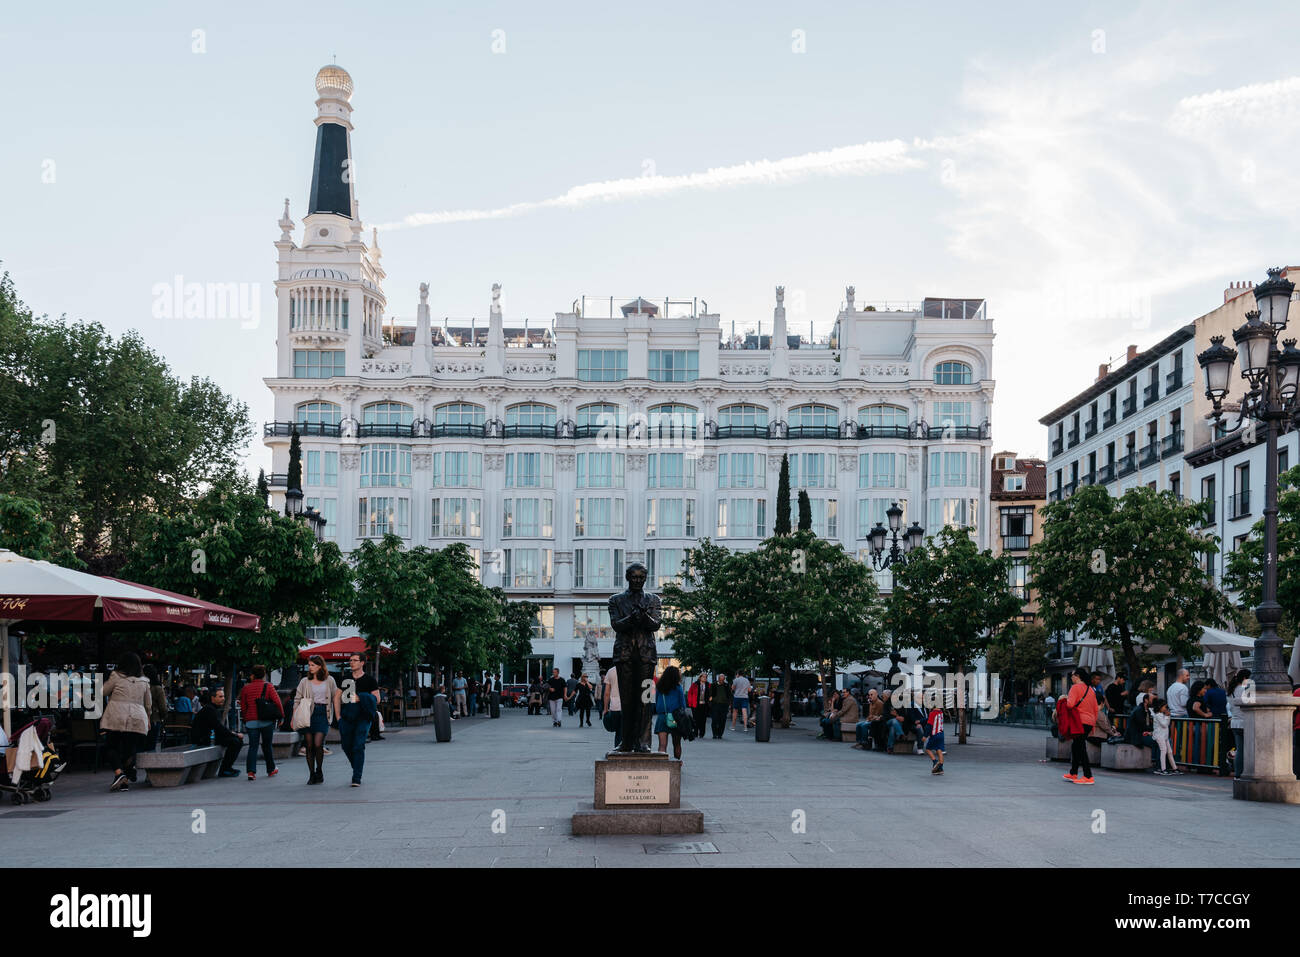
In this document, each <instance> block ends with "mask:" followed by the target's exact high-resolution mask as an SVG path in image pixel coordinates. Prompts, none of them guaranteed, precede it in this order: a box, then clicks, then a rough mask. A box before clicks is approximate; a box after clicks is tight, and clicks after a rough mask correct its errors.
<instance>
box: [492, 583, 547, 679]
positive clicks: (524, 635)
mask: <svg viewBox="0 0 1300 957" xmlns="http://www.w3.org/2000/svg"><path fill="white" fill-rule="evenodd" d="M487 591H488V594H489V595H491V596H492V601H493V603H494V604H495V608H496V615H495V626H494V627H493V629H492V630H491V632H490V634H489V635H488V641H487V655H486V658H487V665H486V667H487V669H488V670H491V671H495V670H496V669H497V668H498V667H504V666H508V665H509V664H510V663H511V662H514V661H519V660H520V659H522V658H527V657H528V655H529V654H531V653H532V650H533V619H534V618H536V617H537V613H538V612H539V611H540V610H541V606H540V605H538V604H537V603H536V602H531V601H512V600H511V599H510V598H509V597H508V596H507V595H506V593H505V592H504V591H502V590H501V589H500V588H489V589H488V590H487Z"/></svg>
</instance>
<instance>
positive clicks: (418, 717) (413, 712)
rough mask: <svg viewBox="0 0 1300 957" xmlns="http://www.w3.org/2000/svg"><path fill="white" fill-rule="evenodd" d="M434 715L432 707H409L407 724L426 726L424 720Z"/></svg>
mask: <svg viewBox="0 0 1300 957" xmlns="http://www.w3.org/2000/svg"><path fill="white" fill-rule="evenodd" d="M432 717H433V709H432V708H407V709H406V726H407V727H408V728H409V727H410V726H411V725H416V726H417V727H424V722H426V721H428V720H429V719H430V718H432Z"/></svg>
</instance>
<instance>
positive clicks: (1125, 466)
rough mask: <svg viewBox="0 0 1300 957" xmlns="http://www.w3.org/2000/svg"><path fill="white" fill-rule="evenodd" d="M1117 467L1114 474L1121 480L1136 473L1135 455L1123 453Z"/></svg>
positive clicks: (1133, 453)
mask: <svg viewBox="0 0 1300 957" xmlns="http://www.w3.org/2000/svg"><path fill="white" fill-rule="evenodd" d="M1118 466H1119V468H1118V469H1117V470H1116V472H1115V474H1116V475H1117V476H1118V477H1120V478H1123V477H1124V476H1125V475H1128V474H1130V473H1132V472H1136V471H1137V453H1136V452H1125V453H1124V454H1123V455H1121V456H1120V458H1119V462H1118Z"/></svg>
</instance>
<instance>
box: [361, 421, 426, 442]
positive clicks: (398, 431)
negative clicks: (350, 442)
mask: <svg viewBox="0 0 1300 957" xmlns="http://www.w3.org/2000/svg"><path fill="white" fill-rule="evenodd" d="M357 435H358V436H359V437H361V438H363V439H377V438H385V439H413V438H415V426H414V425H413V424H408V425H402V424H400V423H396V422H366V423H364V424H362V425H360V426H359V427H358V428H357Z"/></svg>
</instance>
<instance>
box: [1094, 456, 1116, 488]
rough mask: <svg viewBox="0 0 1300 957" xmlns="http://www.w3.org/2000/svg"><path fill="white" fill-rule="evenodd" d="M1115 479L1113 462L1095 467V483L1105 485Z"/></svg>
mask: <svg viewBox="0 0 1300 957" xmlns="http://www.w3.org/2000/svg"><path fill="white" fill-rule="evenodd" d="M1113 481H1115V463H1114V462H1111V463H1109V464H1107V465H1103V466H1102V467H1101V468H1099V469H1097V484H1098V485H1105V484H1107V483H1108V482H1113Z"/></svg>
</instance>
